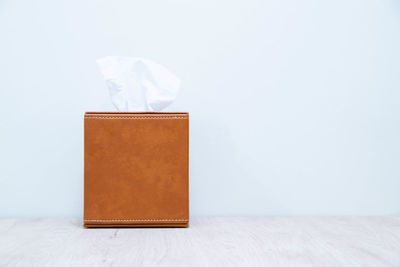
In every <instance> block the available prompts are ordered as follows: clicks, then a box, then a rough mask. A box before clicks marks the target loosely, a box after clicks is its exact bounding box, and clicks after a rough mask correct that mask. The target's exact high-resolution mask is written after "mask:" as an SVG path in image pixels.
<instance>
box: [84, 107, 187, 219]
mask: <svg viewBox="0 0 400 267" xmlns="http://www.w3.org/2000/svg"><path fill="white" fill-rule="evenodd" d="M84 128H85V137H84V143H85V144H84V149H85V152H84V154H85V155H84V160H85V164H84V165H85V170H84V226H85V227H187V226H188V222H189V192H188V191H189V190H188V187H189V180H188V179H189V177H188V168H189V166H188V165H189V158H188V152H189V114H188V113H166V112H164V113H162V112H147V113H146V112H138V113H130V112H104V113H101V112H86V113H85V126H84Z"/></svg>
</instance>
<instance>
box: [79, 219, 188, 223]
mask: <svg viewBox="0 0 400 267" xmlns="http://www.w3.org/2000/svg"><path fill="white" fill-rule="evenodd" d="M84 221H85V222H186V221H188V219H159V220H158V219H147V220H145V219H144V220H84Z"/></svg>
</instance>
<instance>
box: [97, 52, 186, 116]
mask: <svg viewBox="0 0 400 267" xmlns="http://www.w3.org/2000/svg"><path fill="white" fill-rule="evenodd" d="M96 62H97V64H98V66H99V67H100V71H101V73H102V74H103V76H104V79H105V80H106V84H107V87H108V89H109V90H110V97H111V101H112V103H113V104H114V106H115V107H116V108H117V110H118V111H161V110H162V109H164V108H166V107H167V106H169V105H170V104H171V103H172V102H173V101H174V100H175V98H176V96H177V94H178V92H179V88H180V84H181V81H180V79H179V78H178V77H177V76H175V75H174V74H173V73H171V72H170V71H168V70H167V69H166V68H165V67H163V66H162V65H160V64H158V63H155V62H153V61H151V60H148V59H145V58H137V57H104V58H100V59H98V60H97V61H96Z"/></svg>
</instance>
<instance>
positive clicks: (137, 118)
mask: <svg viewBox="0 0 400 267" xmlns="http://www.w3.org/2000/svg"><path fill="white" fill-rule="evenodd" d="M85 119H129V120H143V119H166V120H173V119H187V117H128V116H126V117H115V116H113V117H98V116H96V117H94V116H90V117H85Z"/></svg>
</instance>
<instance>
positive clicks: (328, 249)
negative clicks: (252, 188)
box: [0, 217, 400, 267]
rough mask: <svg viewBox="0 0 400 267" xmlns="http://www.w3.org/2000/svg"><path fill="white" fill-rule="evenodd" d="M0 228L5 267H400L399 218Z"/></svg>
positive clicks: (41, 222) (44, 223)
mask: <svg viewBox="0 0 400 267" xmlns="http://www.w3.org/2000/svg"><path fill="white" fill-rule="evenodd" d="M81 225H82V221H81V220H77V219H35V220H32V219H29V220H22V219H3V220H0V266H296V267H298V266H324V267H326V266H335V267H336V266H363V267H366V266H400V218H399V217H308V218H307V217H264V218H259V217H242V218H231V217H224V218H194V219H192V220H191V224H190V227H189V228H187V229H173V228H170V229H160V228H158V229H157V228H156V229H84V228H83V227H82V226H81Z"/></svg>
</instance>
